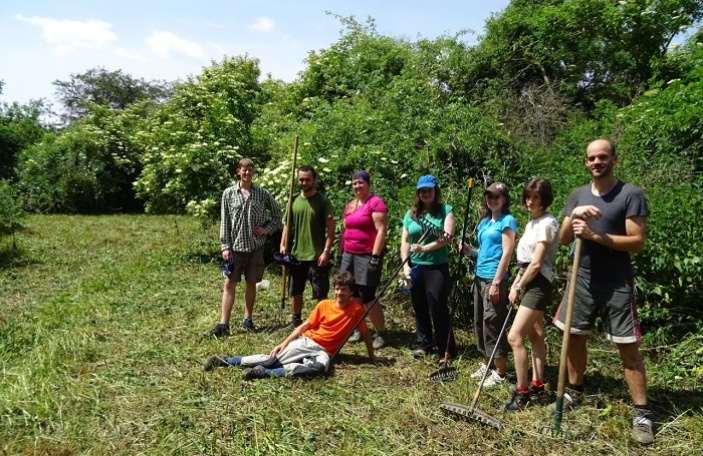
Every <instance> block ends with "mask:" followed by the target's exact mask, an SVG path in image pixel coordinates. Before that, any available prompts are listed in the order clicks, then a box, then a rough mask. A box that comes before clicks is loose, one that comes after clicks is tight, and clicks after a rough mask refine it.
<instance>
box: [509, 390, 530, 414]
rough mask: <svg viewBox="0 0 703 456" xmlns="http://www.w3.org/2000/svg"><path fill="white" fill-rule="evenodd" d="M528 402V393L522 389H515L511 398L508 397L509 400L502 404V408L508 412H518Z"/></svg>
mask: <svg viewBox="0 0 703 456" xmlns="http://www.w3.org/2000/svg"><path fill="white" fill-rule="evenodd" d="M529 402H530V393H529V392H527V393H525V392H522V391H516V392H514V393H513V397H512V399H510V402H508V403H506V404H505V405H504V406H503V410H506V411H508V412H519V411H521V410H525V407H527V404H528V403H529Z"/></svg>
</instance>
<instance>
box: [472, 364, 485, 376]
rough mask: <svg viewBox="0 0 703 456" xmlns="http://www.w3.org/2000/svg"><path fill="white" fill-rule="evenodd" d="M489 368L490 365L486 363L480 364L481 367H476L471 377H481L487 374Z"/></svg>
mask: <svg viewBox="0 0 703 456" xmlns="http://www.w3.org/2000/svg"><path fill="white" fill-rule="evenodd" d="M487 370H488V366H486V365H485V364H483V363H481V365H480V366H479V368H478V369H476V372H474V373H473V374H471V375H470V377H471V378H481V377H483V374H485V373H486V371H487Z"/></svg>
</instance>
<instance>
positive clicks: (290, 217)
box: [274, 135, 298, 331]
mask: <svg viewBox="0 0 703 456" xmlns="http://www.w3.org/2000/svg"><path fill="white" fill-rule="evenodd" d="M297 158H298V136H297V135H296V136H295V140H294V141H293V171H292V173H291V179H290V188H289V191H288V205H287V206H286V226H285V231H284V232H283V239H282V242H283V246H284V250H286V252H284V253H287V251H288V241H289V240H290V233H291V225H292V223H293V189H294V187H295V176H296V174H295V162H296V160H297ZM281 270H282V275H281V308H280V310H279V311H278V325H277V326H274V331H276V330H279V329H280V328H282V327H283V326H285V323H284V322H283V311H284V310H285V308H286V292H287V290H286V281H287V280H288V268H287V267H286V265H285V264H284V265H283V267H282V268H281Z"/></svg>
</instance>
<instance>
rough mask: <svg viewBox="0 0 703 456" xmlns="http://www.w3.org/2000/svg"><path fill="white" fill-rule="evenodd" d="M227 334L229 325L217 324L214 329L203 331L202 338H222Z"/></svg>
mask: <svg viewBox="0 0 703 456" xmlns="http://www.w3.org/2000/svg"><path fill="white" fill-rule="evenodd" d="M227 334H229V325H228V324H227V323H218V324H216V325H215V327H214V328H212V329H210V330H207V331H203V337H223V336H226V335H227Z"/></svg>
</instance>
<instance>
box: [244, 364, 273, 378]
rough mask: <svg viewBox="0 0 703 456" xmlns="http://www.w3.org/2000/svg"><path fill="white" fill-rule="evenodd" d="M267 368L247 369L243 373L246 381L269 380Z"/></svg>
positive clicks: (255, 367)
mask: <svg viewBox="0 0 703 456" xmlns="http://www.w3.org/2000/svg"><path fill="white" fill-rule="evenodd" d="M267 377H268V376H267V375H266V368H265V367H264V366H254V367H247V368H246V369H244V370H243V371H242V378H243V379H244V380H253V379H255V378H267Z"/></svg>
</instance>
